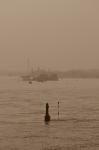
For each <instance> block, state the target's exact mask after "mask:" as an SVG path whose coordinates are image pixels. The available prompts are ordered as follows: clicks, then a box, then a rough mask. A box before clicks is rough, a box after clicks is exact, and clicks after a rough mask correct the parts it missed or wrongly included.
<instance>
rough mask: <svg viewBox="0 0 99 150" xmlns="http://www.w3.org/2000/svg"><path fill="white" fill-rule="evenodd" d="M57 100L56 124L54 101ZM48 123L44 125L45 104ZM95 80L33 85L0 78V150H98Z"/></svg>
mask: <svg viewBox="0 0 99 150" xmlns="http://www.w3.org/2000/svg"><path fill="white" fill-rule="evenodd" d="M58 101H60V121H57V118H58V115H57V112H58V108H57V102H58ZM46 102H48V103H49V105H50V115H51V119H52V121H51V122H50V123H49V124H48V125H46V124H45V123H44V115H45V103H46ZM98 137H99V80H98V79H66V80H60V81H58V82H45V83H38V82H33V84H32V85H29V84H28V83H27V82H23V81H21V80H20V78H16V77H13V78H10V77H0V150H11V149H17V150H27V149H29V150H32V149H35V150H40V149H41V150H42V149H43V148H44V147H50V146H54V147H55V146H56V147H57V145H58V146H60V147H63V148H64V149H65V150H66V148H70V150H73V149H74V150H77V149H78V150H80V149H84V150H98V149H99V139H98Z"/></svg>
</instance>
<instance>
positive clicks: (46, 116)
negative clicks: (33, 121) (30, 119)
mask: <svg viewBox="0 0 99 150" xmlns="http://www.w3.org/2000/svg"><path fill="white" fill-rule="evenodd" d="M58 119H59V102H58ZM50 120H51V117H50V115H49V104H48V103H46V114H45V122H49V121H50Z"/></svg>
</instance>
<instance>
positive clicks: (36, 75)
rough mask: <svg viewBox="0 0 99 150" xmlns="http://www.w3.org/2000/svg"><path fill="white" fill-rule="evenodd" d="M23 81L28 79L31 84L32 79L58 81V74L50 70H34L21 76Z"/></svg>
mask: <svg viewBox="0 0 99 150" xmlns="http://www.w3.org/2000/svg"><path fill="white" fill-rule="evenodd" d="M21 78H22V80H23V81H28V82H29V84H31V82H32V81H37V82H46V81H58V80H59V78H58V75H57V73H54V72H49V71H41V70H40V71H34V72H32V73H30V74H28V75H23V76H21Z"/></svg>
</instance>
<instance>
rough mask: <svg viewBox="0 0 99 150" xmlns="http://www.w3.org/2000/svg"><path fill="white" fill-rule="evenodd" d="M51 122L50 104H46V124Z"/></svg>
mask: <svg viewBox="0 0 99 150" xmlns="http://www.w3.org/2000/svg"><path fill="white" fill-rule="evenodd" d="M50 120H51V117H50V115H49V104H48V103H46V114H45V122H49V121H50Z"/></svg>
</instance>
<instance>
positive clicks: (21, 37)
mask: <svg viewBox="0 0 99 150" xmlns="http://www.w3.org/2000/svg"><path fill="white" fill-rule="evenodd" d="M27 58H29V59H30V61H31V66H32V65H33V67H34V68H36V67H38V66H41V67H42V68H49V69H61V70H67V69H84V68H85V69H87V68H99V1H98V0H1V1H0V70H13V69H14V70H21V69H22V70H24V69H26V64H27Z"/></svg>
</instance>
